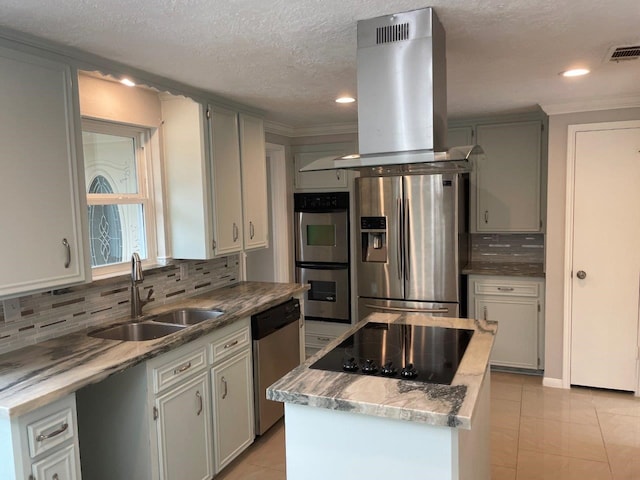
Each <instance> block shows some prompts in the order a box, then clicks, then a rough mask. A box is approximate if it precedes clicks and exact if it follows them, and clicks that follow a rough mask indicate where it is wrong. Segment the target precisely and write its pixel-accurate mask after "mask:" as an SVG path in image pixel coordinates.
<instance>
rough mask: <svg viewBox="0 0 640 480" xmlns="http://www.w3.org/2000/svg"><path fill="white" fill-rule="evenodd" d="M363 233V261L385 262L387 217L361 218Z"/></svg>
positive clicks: (361, 230)
mask: <svg viewBox="0 0 640 480" xmlns="http://www.w3.org/2000/svg"><path fill="white" fill-rule="evenodd" d="M360 232H361V235H362V261H363V262H378V263H384V262H386V261H387V218H386V217H362V218H360Z"/></svg>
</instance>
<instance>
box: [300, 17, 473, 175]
mask: <svg viewBox="0 0 640 480" xmlns="http://www.w3.org/2000/svg"><path fill="white" fill-rule="evenodd" d="M357 62H358V64H357V68H358V70H357V73H358V139H359V140H358V149H359V154H352V155H347V156H344V157H339V158H334V157H324V158H320V159H318V160H316V161H315V162H312V163H311V164H309V165H308V166H306V167H304V168H302V169H301V171H315V170H331V169H341V168H342V169H357V170H361V171H363V170H366V169H368V168H377V169H378V170H380V169H382V170H398V169H400V170H403V171H411V170H424V169H443V168H445V169H451V168H455V169H468V168H469V161H470V159H471V157H472V156H473V155H479V154H482V153H483V152H482V149H481V148H480V147H478V146H464V147H454V148H450V149H447V148H446V142H447V63H446V40H445V31H444V28H443V27H442V24H441V23H440V21H439V20H438V17H437V16H436V14H435V12H434V11H433V9H432V8H423V9H420V10H413V11H410V12H404V13H396V14H393V15H384V16H382V17H377V18H372V19H369V20H360V21H358V50H357Z"/></svg>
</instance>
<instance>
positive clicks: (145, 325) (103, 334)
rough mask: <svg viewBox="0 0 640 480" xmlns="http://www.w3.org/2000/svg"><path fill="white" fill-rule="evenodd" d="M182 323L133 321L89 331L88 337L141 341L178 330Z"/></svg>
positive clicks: (180, 328)
mask: <svg viewBox="0 0 640 480" xmlns="http://www.w3.org/2000/svg"><path fill="white" fill-rule="evenodd" d="M183 328H184V326H183V325H168V324H161V323H152V322H137V323H136V322H134V323H124V324H122V325H116V326H114V327H110V328H107V329H105V330H96V331H94V332H90V333H89V336H90V337H96V338H105V339H108V340H122V341H130V342H142V341H145V340H153V339H156V338H161V337H165V336H167V335H170V334H172V333H175V332H178V331H180V330H182V329H183Z"/></svg>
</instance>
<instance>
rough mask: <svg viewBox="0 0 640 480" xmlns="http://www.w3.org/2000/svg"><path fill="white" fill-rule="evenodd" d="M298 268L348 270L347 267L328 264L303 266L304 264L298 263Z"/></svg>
mask: <svg viewBox="0 0 640 480" xmlns="http://www.w3.org/2000/svg"><path fill="white" fill-rule="evenodd" d="M297 267H298V268H306V269H308V270H346V269H347V268H349V266H348V265H329V264H322V265H319V264H313V265H310V264H304V263H299V264H298V265H297Z"/></svg>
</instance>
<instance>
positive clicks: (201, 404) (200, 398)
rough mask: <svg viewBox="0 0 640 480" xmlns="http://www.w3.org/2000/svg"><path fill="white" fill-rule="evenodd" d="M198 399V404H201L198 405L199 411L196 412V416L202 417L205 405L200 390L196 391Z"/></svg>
mask: <svg viewBox="0 0 640 480" xmlns="http://www.w3.org/2000/svg"><path fill="white" fill-rule="evenodd" d="M196 398H197V399H198V402H199V403H198V411H197V412H196V415H197V416H200V414H201V413H202V406H203V403H202V395H200V391H199V390H196Z"/></svg>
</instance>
